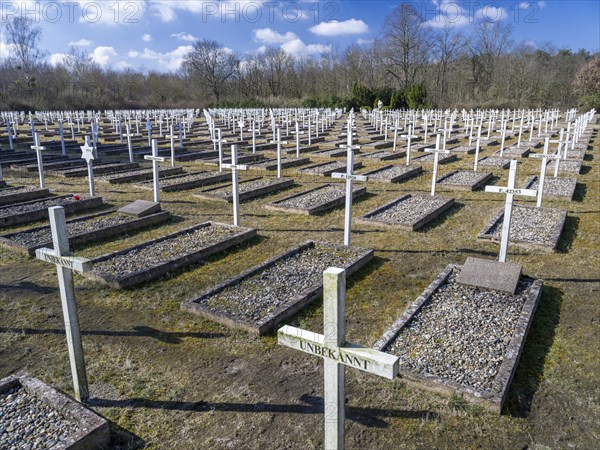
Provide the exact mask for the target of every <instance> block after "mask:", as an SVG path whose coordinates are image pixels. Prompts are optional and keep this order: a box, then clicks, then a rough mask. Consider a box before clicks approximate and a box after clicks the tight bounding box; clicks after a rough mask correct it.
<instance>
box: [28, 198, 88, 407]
mask: <svg viewBox="0 0 600 450" xmlns="http://www.w3.org/2000/svg"><path fill="white" fill-rule="evenodd" d="M48 214H49V216H50V229H51V231H52V245H53V247H54V248H53V249H50V248H39V249H37V250H36V251H35V256H36V258H38V259H41V260H42V261H46V262H50V263H53V264H56V271H57V272H58V288H59V290H60V301H61V304H62V310H63V317H64V321H65V332H66V334H67V345H68V347H69V361H70V363H71V375H72V378H73V390H74V391H75V398H77V400H79V401H82V402H85V401H87V399H88V398H89V392H88V383H87V375H86V370H85V360H84V357H83V346H82V344H81V332H80V330H79V317H78V315H77V304H76V303H75V291H74V289H73V271H75V272H79V273H83V272H88V271H90V270H91V263H90V262H89V260H87V259H85V258H79V257H75V256H71V254H70V252H69V237H68V234H67V225H66V221H65V210H64V208H63V207H62V206H53V207H51V208H48Z"/></svg>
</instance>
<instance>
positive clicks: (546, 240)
mask: <svg viewBox="0 0 600 450" xmlns="http://www.w3.org/2000/svg"><path fill="white" fill-rule="evenodd" d="M566 217H567V212H566V211H564V210H560V209H552V208H536V207H533V206H524V205H514V206H513V213H512V219H511V221H510V236H509V239H508V240H509V242H511V243H513V244H516V245H519V246H522V247H525V248H528V247H533V248H541V249H543V250H554V249H555V248H556V246H557V245H558V241H559V239H560V235H561V234H562V231H563V228H564V225H565V219H566ZM503 223H504V208H503V209H502V210H500V211H499V212H498V214H496V216H495V217H494V219H493V220H492V221H491V222H490V223H489V225H488V226H487V227H486V228H485V229H484V230H483V231H482V232H481V233H480V234H479V236H477V238H478V239H481V240H490V241H492V242H495V243H499V242H500V238H501V235H502V225H503Z"/></svg>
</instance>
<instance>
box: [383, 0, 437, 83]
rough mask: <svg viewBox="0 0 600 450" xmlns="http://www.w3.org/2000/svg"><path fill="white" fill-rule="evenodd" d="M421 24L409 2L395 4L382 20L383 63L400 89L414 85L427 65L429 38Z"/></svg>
mask: <svg viewBox="0 0 600 450" xmlns="http://www.w3.org/2000/svg"><path fill="white" fill-rule="evenodd" d="M423 23H424V19H423V17H421V15H420V14H419V12H418V11H417V10H416V9H415V7H414V6H413V5H411V4H408V3H402V4H400V5H398V6H397V7H396V8H394V10H393V11H392V13H391V14H390V15H389V16H387V17H386V19H385V33H384V47H383V52H382V56H383V63H384V64H385V66H386V70H387V73H388V74H389V75H391V76H392V77H393V78H395V79H396V80H397V82H398V83H399V85H400V87H401V88H403V89H405V88H407V87H409V86H411V85H413V84H415V82H416V81H417V77H418V75H419V73H420V72H421V70H423V68H424V67H425V65H426V64H427V52H428V47H429V38H428V33H427V30H426V29H425V27H424V26H423Z"/></svg>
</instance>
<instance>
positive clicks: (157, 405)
mask: <svg viewBox="0 0 600 450" xmlns="http://www.w3.org/2000/svg"><path fill="white" fill-rule="evenodd" d="M300 401H302V402H303V403H302V404H291V405H284V404H268V403H209V402H204V401H200V402H184V401H168V400H149V399H145V398H130V399H124V400H108V399H101V398H92V399H90V400H89V402H88V405H89V406H92V407H105V408H149V409H165V410H171V411H189V412H198V413H202V412H212V411H220V412H234V413H237V412H241V413H280V414H323V411H324V408H323V404H324V401H323V398H322V397H318V396H312V395H302V396H301V397H300ZM346 417H347V418H348V419H349V420H351V421H353V422H357V423H360V424H362V425H365V426H367V427H370V428H387V427H388V426H389V425H388V423H387V422H386V421H385V420H383V418H387V417H400V418H404V419H436V418H437V414H436V413H434V412H430V411H401V410H394V409H391V410H389V409H383V408H360V407H356V406H347V407H346Z"/></svg>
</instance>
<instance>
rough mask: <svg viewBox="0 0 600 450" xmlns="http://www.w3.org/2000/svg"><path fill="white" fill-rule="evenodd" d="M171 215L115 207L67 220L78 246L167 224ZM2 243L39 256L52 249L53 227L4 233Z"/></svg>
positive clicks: (72, 242) (69, 233) (71, 240)
mask: <svg viewBox="0 0 600 450" xmlns="http://www.w3.org/2000/svg"><path fill="white" fill-rule="evenodd" d="M170 217H171V215H170V214H169V213H168V212H166V211H162V212H158V213H156V214H151V215H148V216H144V217H141V218H137V217H135V216H132V215H130V214H122V213H119V212H115V211H114V210H111V211H105V212H101V213H97V214H91V215H88V216H84V217H79V218H77V219H73V220H69V221H67V234H68V236H69V240H70V242H71V245H72V246H77V245H83V244H88V243H91V242H97V241H100V240H103V239H109V238H112V237H114V236H118V235H120V234H124V233H129V232H137V231H138V230H141V229H143V228H145V227H149V226H154V225H158V224H160V223H164V222H166V221H167V220H169V218H170ZM0 245H3V246H5V247H8V248H11V249H15V250H18V251H21V252H25V253H27V254H28V255H29V256H35V250H36V249H38V248H42V247H48V248H52V245H53V244H52V232H51V230H50V227H48V226H43V227H35V228H30V229H28V230H24V231H20V232H18V233H9V234H4V235H1V236H0Z"/></svg>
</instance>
